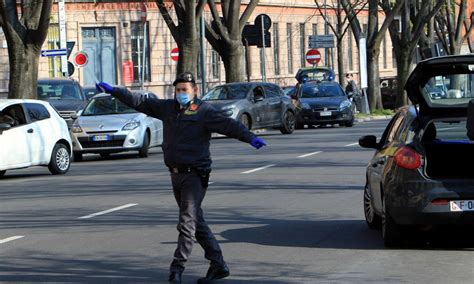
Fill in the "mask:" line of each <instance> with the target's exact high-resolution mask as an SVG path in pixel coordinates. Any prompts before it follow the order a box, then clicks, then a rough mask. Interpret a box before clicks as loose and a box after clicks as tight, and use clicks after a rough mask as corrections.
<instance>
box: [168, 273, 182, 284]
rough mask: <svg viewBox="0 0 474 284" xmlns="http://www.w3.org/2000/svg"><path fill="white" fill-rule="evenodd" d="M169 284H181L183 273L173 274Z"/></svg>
mask: <svg viewBox="0 0 474 284" xmlns="http://www.w3.org/2000/svg"><path fill="white" fill-rule="evenodd" d="M168 282H169V283H176V284H181V272H171V273H170V277H169V278H168Z"/></svg>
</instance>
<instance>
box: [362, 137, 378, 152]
mask: <svg viewBox="0 0 474 284" xmlns="http://www.w3.org/2000/svg"><path fill="white" fill-rule="evenodd" d="M359 145H360V146H361V147H363V148H369V149H378V148H379V144H378V143H377V137H375V136H374V135H367V136H362V137H361V138H360V139H359Z"/></svg>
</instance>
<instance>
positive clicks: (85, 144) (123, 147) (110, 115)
mask: <svg viewBox="0 0 474 284" xmlns="http://www.w3.org/2000/svg"><path fill="white" fill-rule="evenodd" d="M149 95H150V94H149ZM71 138H72V144H73V152H74V160H75V161H80V160H82V154H84V153H97V154H100V155H101V156H102V157H103V158H106V157H108V156H109V155H110V154H111V153H118V152H124V151H138V153H139V156H140V157H142V158H144V157H147V156H148V150H149V148H151V147H156V146H159V145H161V144H162V142H163V123H162V122H161V120H159V119H156V118H153V117H150V116H147V115H146V114H143V113H139V112H137V111H136V110H134V109H132V108H130V107H128V106H126V105H125V104H123V103H122V102H120V101H119V100H118V99H116V98H114V97H112V96H111V95H109V94H98V95H96V96H94V97H93V98H92V99H91V100H90V102H89V103H88V104H87V106H86V107H85V108H84V111H83V112H82V113H81V115H80V116H79V117H78V118H77V119H76V120H75V122H74V124H73V126H72V128H71Z"/></svg>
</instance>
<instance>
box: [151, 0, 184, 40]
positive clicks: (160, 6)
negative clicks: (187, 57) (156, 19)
mask: <svg viewBox="0 0 474 284" xmlns="http://www.w3.org/2000/svg"><path fill="white" fill-rule="evenodd" d="M156 4H157V6H158V9H159V10H160V14H161V16H163V19H164V20H165V23H166V25H167V26H168V29H169V30H170V32H171V35H172V36H173V38H174V40H175V41H176V42H178V40H179V32H178V27H177V26H176V24H175V23H174V21H173V19H172V18H171V15H170V13H169V11H168V8H166V6H165V3H164V1H163V0H157V1H156Z"/></svg>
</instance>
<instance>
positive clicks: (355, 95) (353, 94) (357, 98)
mask: <svg viewBox="0 0 474 284" xmlns="http://www.w3.org/2000/svg"><path fill="white" fill-rule="evenodd" d="M345 91H346V94H347V96H348V97H349V98H350V99H351V101H353V103H354V105H355V107H356V110H357V111H359V110H360V109H361V107H362V101H361V99H362V98H361V93H360V91H359V88H358V87H357V83H356V82H355V81H354V77H353V76H352V74H349V73H347V74H346V88H345Z"/></svg>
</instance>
